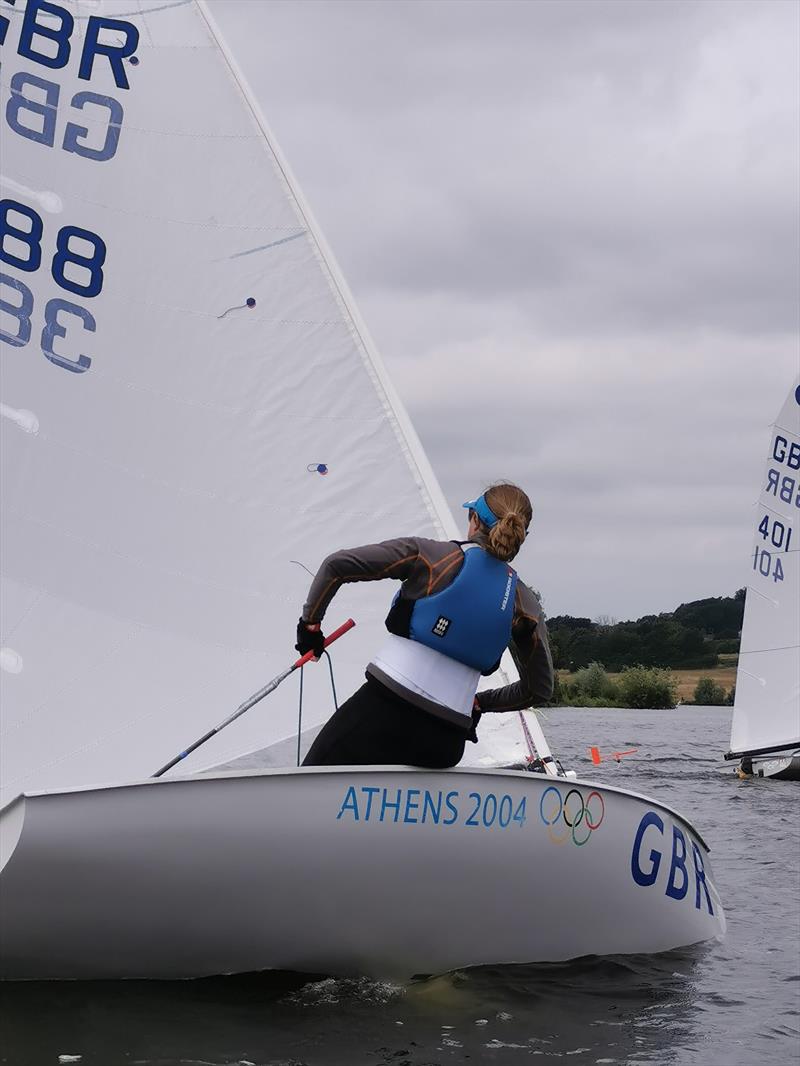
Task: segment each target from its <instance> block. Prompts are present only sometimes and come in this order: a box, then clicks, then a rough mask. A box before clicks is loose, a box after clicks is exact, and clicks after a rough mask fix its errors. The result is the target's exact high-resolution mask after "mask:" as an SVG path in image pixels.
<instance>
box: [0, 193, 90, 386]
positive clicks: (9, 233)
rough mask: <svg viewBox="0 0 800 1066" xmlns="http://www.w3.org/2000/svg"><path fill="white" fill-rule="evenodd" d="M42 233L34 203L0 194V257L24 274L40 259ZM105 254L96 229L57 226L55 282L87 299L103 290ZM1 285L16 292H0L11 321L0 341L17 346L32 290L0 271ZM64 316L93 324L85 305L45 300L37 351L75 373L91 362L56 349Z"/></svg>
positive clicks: (24, 336) (25, 331)
mask: <svg viewBox="0 0 800 1066" xmlns="http://www.w3.org/2000/svg"><path fill="white" fill-rule="evenodd" d="M43 236H44V222H43V221H42V218H41V216H40V215H39V214H38V213H37V212H36V211H34V210H33V208H31V207H28V206H27V205H26V204H21V203H19V202H18V201H16V200H0V262H2V263H5V264H7V265H8V266H9V267H13V268H14V269H15V270H18V271H21V272H22V273H23V274H31V273H35V272H36V271H38V270H39V267H40V266H41V265H42V238H43ZM105 260H106V245H105V242H104V241H103V239H102V238H101V237H99V236H98V235H97V234H96V233H92V231H91V230H87V229H82V228H81V227H80V226H62V227H61V228H60V229H59V231H58V233H57V235H56V241H55V254H54V255H53V258H52V260H51V262H50V264H49V265H50V273H51V275H52V277H53V281H55V283H56V284H57V285H58V286H59V288H61V289H64V290H66V291H67V292H70V293H76V294H77V295H78V296H82V297H85V298H89V299H91V298H92V297H94V296H97V295H98V294H99V293H100V292H101V291H102V288H103V280H104V279H103V264H104V263H105ZM3 289H6V290H8V289H11V290H14V291H15V292H16V294H17V295H16V296H15V297H13V300H14V302H10V301H9V300H8V299H4V298H2V296H0V312H2V315H3V318H4V319H5V321H6V322H7V321H8V320H9V319H10V320H11V321H12V329H11V330H9V329H6V328H2V327H0V341H4V342H5V343H6V344H10V345H11V347H13V348H22V347H24V346H25V345H26V344H27V343H28V342H29V340H30V339H31V334H32V321H31V319H32V316H33V314H34V310H35V307H34V303H35V300H34V294H33V292H32V291H31V289H30V288H29V287H28V286H27V285H26V284H25V283H24V282H23V281H22V280H21V279H19V278H15V277H11V276H10V275H8V274H4V273H0V292H1V291H2V290H3ZM59 316H61V318H60V317H59ZM64 316H68V318H72V320H73V323H72V328H73V329H74V325H75V322H74V320H75V319H77V320H79V321H80V323H81V328H82V329H83V331H84V332H89V333H94V332H95V330H96V328H97V324H96V322H95V320H94V317H93V315H92V314H90V312H89V311H87V310H86V308H85V307H79V306H78V305H77V304H74V303H71V302H69V301H68V300H64V299H52V300H48V301H47V303H46V305H45V307H44V328H43V330H42V337H41V347H42V353H43V354H44V355H45V356H46V357H47V358H48V359H49V360H50V362H51V363H55V364H56V366H60V367H63V369H64V370H70V371H72V373H76V374H80V373H83V372H84V371H86V370H88V369H89V367H90V365H91V359H90V358H89V356H88V355H83V354H80V355H77V356H74V355H73V356H69V355H66V354H64V353H63V352H57V351H56V350H55V342H56V340H58V339H59V338H63V337H66V335H67V326H66V325H65V324H62V321H61V319H63V317H64ZM12 330H13V332H12Z"/></svg>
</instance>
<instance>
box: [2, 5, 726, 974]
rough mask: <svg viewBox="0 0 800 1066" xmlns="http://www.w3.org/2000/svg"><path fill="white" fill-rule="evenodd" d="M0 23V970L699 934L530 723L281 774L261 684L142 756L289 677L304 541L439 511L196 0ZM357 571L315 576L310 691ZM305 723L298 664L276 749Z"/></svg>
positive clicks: (701, 896)
mask: <svg viewBox="0 0 800 1066" xmlns="http://www.w3.org/2000/svg"><path fill="white" fill-rule="evenodd" d="M0 42H2V46H3V68H2V93H3V100H2V116H3V117H2V121H3V122H4V123H5V125H4V126H3V128H2V182H3V186H2V195H3V200H2V209H1V210H2V214H0V225H2V244H0V267H1V268H2V273H1V274H0V299H2V303H0V313H1V314H2V320H0V326H1V328H2V333H1V334H0V337H1V338H2V341H3V342H4V347H3V360H2V407H1V408H0V428H2V449H1V450H0V452H1V455H2V505H3V506H2V514H3V518H2V521H3V526H2V531H1V532H2V539H1V541H0V544H1V545H2V582H3V584H2V597H1V599H2V620H1V621H2V654H1V656H0V666H2V671H0V677H1V678H2V685H3V689H2V704H1V705H2V726H1V729H2V732H1V734H0V760H2V762H0V787H1V788H2V791H1V792H0V804H2V808H1V809H0V973H2V976H3V977H5V978H11V979H19V978H133V977H149V978H185V977H199V976H203V975H209V974H221V973H233V972H244V971H250V970H263V969H268V968H282V969H293V970H299V971H310V972H317V973H319V972H326V973H332V974H347V973H360V974H393V975H412V974H420V973H436V972H442V971H445V970H448V969H451V968H453V967H460V966H469V965H476V964H481V963H501V962H519V961H535V960H560V959H568V958H572V957H575V956H580V955H586V954H607V953H620V952H654V951H662V950H666V949H669V948H674V947H677V946H680V945H685V944H692V943H697V942H700V941H704V940H708V939H711V938H715V937H720V936H722V935H723V933H724V930H725V916H724V911H723V907H722V903H721V901H720V897H719V893H718V890H717V887H716V885H715V881H714V877H713V872H712V869H711V864H710V861H709V856H708V847H707V845H706V843H705V842H704V840H703V838H702V836H701V835H700V833H699V832H698V831H697V830H696V829H695V828H694V827H693V825H692V824H691V823H690V822H689V821H688V820H687V819H686V818H685V817H684V816H683V815H681V814H679V813H677V812H676V811H673V810H672V809H670V808H669V807H667V806H665V805H664V804H663V803H661V802H659V801H657V800H655V799H651V798H649V797H646V796H641V795H637V794H634V793H630V792H626V791H624V790H621V789H618V788H613V787H609V786H606V785H602V784H598V783H592V782H588V781H580V780H578V779H577V777H576V776H575V774H574V773H568V772H565V771H564V770H563V769H562V768H561V766H560V763H559V762H558V760H557V759H555V758H554V757H553V755H552V753H551V751H550V748H549V746H548V744H547V741H546V739H545V737H544V734H543V732H542V729H541V727H540V724H539V722H538V720H537V718H536V716H535V714H533V713H527V714H525V715H522V716H521V719H522V720H520V716H517V715H495V716H491V718H492V719H494V720H491V719H490V720H489V721H488V722H487V720H486V717H485V718H484V720H483V722H482V723H481V742H480V743H479V744H478V745H476V746H474V747H473V748H472V749H471V755H470V758H469V759H468V760H465V763H464V764H463V765H462V766H459V767H458V768H456V769H454V770H451V771H446V772H440V771H436V772H434V771H427V770H418V769H414V768H409V767H401V766H388V767H381V766H375V767H348V766H342V767H324V768H300V767H299V766H298V765H297V763H298V761H299V760H298V759H297V757H296V749H297V740H298V733H300V732H301V730H300V727H299V723H298V691H297V687H296V686H294V685H293V683H290V682H288V681H287V682H285V683H284V684H283V685H282V686H281V687H280V688H278V689H277V690H276V691H275V692H274V693H273V694H272V695H271V696H270V697H269V698H268V699H266V700H264V701H263V702H262V703H260V704H259V705H258V706H256V707H254V708H253V709H252V710H251V711H249V712H248V713H247V714H244V715H242V716H241V717H240V718H239V719H238V720H237V721H236V722H235V723H233V724H231V726H230V727H229V728H227V729H225V730H223V731H221V732H219V733H218V734H217V735H215V736H214V737H213V738H212V739H211V740H209V742H208V743H207V744H204V745H203V746H202V747H200V748H198V749H197V750H196V751H193V752H192V753H191V754H190V755H188V756H187V757H186V758H185V759H184V760H182V761H181V763H180V767H179V768H178V770H177V771H170V772H169V773H166V774H164V775H163V776H160V777H157V778H154V777H153V776H152V775H153V774H154V773H155V771H156V768H157V767H160V766H162V765H164V764H165V763H166V761H167V760H168V759H170V758H171V757H172V756H173V755H174V754H175V753H176V752H181V751H183V750H184V749H185V748H186V745H187V743H188V742H189V741H192V740H194V738H196V737H198V736H200V735H201V734H203V733H205V731H206V730H208V729H209V727H212V726H214V725H215V723H216V722H217V721H218V720H219V718H220V717H221V714H222V713H224V712H225V711H227V710H228V709H229V708H230V707H231V705H232V704H235V703H238V702H239V700H240V698H241V696H242V695H243V694H246V693H248V692H254V691H256V690H258V689H260V688H261V686H262V685H263V682H264V678H265V677H272V676H274V675H276V674H277V673H278V672H279V668H282V667H284V666H285V664H286V661H287V658H290V657H291V651H290V649H291V645H292V643H293V633H294V627H295V623H296V619H297V615H298V613H299V605H300V604H301V603H302V601H303V598H304V595H305V592H306V590H307V585H308V581H309V577H308V572H311V573H313V572H314V570H315V568H316V567H317V566H318V565H319V563H320V561H321V560H322V558H323V557H324V556H325V555H326V554H327V553H328V551H330V550H331V549H332V548H335V547H338V546H341V545H347V544H352V543H358V542H361V543H366V542H370V541H376V540H381V539H386V538H388V537H391V536H395V535H397V533H398V531H400V530H404V531H408V532H409V533H414V534H416V535H420V536H431V537H436V538H454V537H457V536H458V530H457V528H456V526H455V524H454V522H453V519H452V517H451V515H450V513H449V510H448V507H447V504H446V502H445V499H444V496H443V494H442V491H441V489H440V487H439V485H438V483H437V481H436V478H435V475H434V473H433V470H432V469H431V466H430V463H429V462H428V460H427V458H426V456H425V453H424V451H423V449H422V447H421V444H420V441H419V439H418V437H417V435H416V433H415V431H414V428H413V426H412V424H411V422H410V420H409V418H408V416H407V414H406V412H405V411H404V409H403V406H402V404H401V402H400V400H399V398H398V396H397V394H396V392H395V390H394V388H393V386H392V384H391V382H390V380H389V378H388V375H387V374H386V371H385V368H384V367H383V365H382V363H381V361H380V358H379V356H378V354H377V352H376V350H375V347H374V345H373V343H372V341H371V340H370V338H369V335H368V333H367V331H366V328H365V326H364V324H363V322H362V321H361V319H360V317H359V315H358V313H357V311H356V309H355V305H354V302H353V299H352V296H351V294H350V292H349V291H348V289H347V286H346V284H345V282H344V280H343V278H342V276H341V274H340V272H339V270H338V268H337V266H336V264H335V261H334V259H333V256H332V254H331V252H330V250H329V249H328V247H327V246H326V244H325V242H324V240H323V238H322V236H321V234H320V232H319V228H318V226H317V225H316V223H315V222H314V220H313V217H312V215H311V212H310V210H309V208H308V206H307V204H306V203H305V202H304V200H303V198H302V196H301V194H300V192H299V190H298V187H297V183H296V182H295V180H294V178H293V176H292V174H291V172H290V170H289V167H288V165H287V163H286V161H285V159H284V158H283V156H282V155H281V153H280V151H279V150H278V148H277V146H276V144H275V140H274V138H273V137H272V135H271V133H270V132H269V130H268V127H267V125H266V123H265V121H264V118H263V116H262V114H261V112H260V110H259V107H258V105H257V104H256V102H255V101H254V99H253V97H252V95H251V93H250V92H249V90H248V89H247V87H246V85H245V82H244V79H243V77H242V74H241V72H240V71H239V69H238V67H237V65H236V62H235V60H234V57H233V56H232V55H231V53H230V51H229V49H228V48H227V47H226V45H225V43H224V41H223V40H222V37H221V35H220V32H219V29H218V28H217V26H216V25H215V23H214V20H213V18H212V15H211V13H210V11H209V9H208V7H207V5H206V4H205V3H204V2H203V0H136V2H135V3H132V2H131V0H58V2H55V0H54V2H48V3H47V4H46V5H43V4H42V3H40V2H39V0H27V3H24V2H22V0H19V2H18V3H16V4H15V5H11V6H9V5H6V4H3V5H2V6H0ZM382 585H383V583H374V584H371V585H360V586H348V587H346V588H345V589H343V591H342V592H341V593H340V594H339V595H338V596H337V600H336V605H335V606H336V608H337V610H340V611H341V618H342V619H344V618H347V617H348V616H353V617H354V618H355V619H356V620H357V622H358V624H357V626H356V627H355V628H354V629H353V630H352V631H351V632H349V633H348V634H347V635H346V636H344V637H343V638H342V639H341V640H340V641H339V642H338V643H337V644H336V645H335V648H334V649H332V650H333V658H334V660H335V672H336V686H337V687H338V689H339V691H340V692H341V691H344V692H348V693H349V692H351V691H353V690H354V689H355V687H356V686H357V685H358V684H360V682H361V678H362V677H363V670H364V666H365V664H366V663H367V662H368V661H369V660H370V658H371V657H372V655H373V653H374V652H375V651H376V648H377V645H378V643H379V642H380V641H381V639H382V638H381V629H382V622H383V617H384V615H385V613H386V609H387V602H388V598H389V597H390V596H391V592H392V591H393V590H391V589H388V590H387V589H385V588H383V587H382ZM337 621H338V619H333V618H332V619H331V624H332V626H333V625H334V624H335V623H336V622H337ZM502 669H503V670H504V671H505V673H504V674H503V675H502V677H501V679H500V680H498V679H497V678H493V679H488V682H487V683H488V684H490V685H494V684H498V683H499V684H502V683H505V680H504V679H505V678H508V677H511V676H513V670H514V667H513V663H511V662H506V663H505V664H504V666H503V667H502ZM234 694H235V696H234ZM332 710H333V707H332V693H331V688H330V681H329V678H328V675H327V672H326V670H325V668H324V667H322V666H311V667H308V668H306V669H305V670H304V708H303V726H304V729H303V731H302V734H301V735H300V744H301V747H303V745H305V744H306V743H307V736H308V734H306V732H305V729H306V728H307V729H308V730H313V729H314V728H315V727H316V728H318V727H319V725H320V724H321V723H322V722H323V721H324V720H325V719H326V718H327V717H328V716H329V714H330V713H331V711H332ZM484 727H485V728H484ZM523 727H524V728H523ZM520 767H523V768H522V769H520ZM531 768H534V769H535V770H536V771H538V772H530V770H531ZM492 899H497V900H502V906H500V907H497V906H494V905H491V906H487V900H492Z"/></svg>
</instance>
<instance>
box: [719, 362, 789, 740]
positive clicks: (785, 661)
mask: <svg viewBox="0 0 800 1066" xmlns="http://www.w3.org/2000/svg"><path fill="white" fill-rule="evenodd" d="M798 515H800V379H798V381H796V382H795V384H794V385H793V386H792V388H791V390H790V392H789V395H788V397H787V398H786V402H785V403H784V405H783V407H782V408H781V411H780V414H779V415H778V418H777V420H776V422H775V425H774V426H773V429H772V434H771V437H770V444H769V453H768V456H767V462H766V467H765V470H764V476H763V479H762V482H761V494H760V496H759V500H758V505H757V507H756V510H755V513H754V518H753V525H754V534H755V535H754V543H753V549H752V551H751V553H750V565H749V569H748V575H749V576H748V580H747V596H746V601H745V614H744V624H743V628H742V640H741V648H740V652H739V667H738V671H737V675H736V699H735V704H734V711H733V724H732V727H731V751H732V752H734V753H739V754H747V753H752V752H758V751H768V750H769V749H771V748H777V749H781V748H788V747H789V746H794V745H798V746H800V567H799V566H798V551H800V529H798Z"/></svg>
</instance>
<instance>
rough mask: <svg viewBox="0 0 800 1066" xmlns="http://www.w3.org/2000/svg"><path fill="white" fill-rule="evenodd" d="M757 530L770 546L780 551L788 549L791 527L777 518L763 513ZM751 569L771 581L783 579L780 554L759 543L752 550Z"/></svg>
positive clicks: (790, 541) (790, 540) (790, 539)
mask: <svg viewBox="0 0 800 1066" xmlns="http://www.w3.org/2000/svg"><path fill="white" fill-rule="evenodd" d="M758 532H759V533H760V534H761V539H762V540H764V541H766V542H767V544H769V545H771V547H773V548H776V549H777V550H778V551H781V552H788V551H789V545H790V544H791V543H792V527H791V526H790V525H787V524H785V523H784V522H781V520H780V519H779V518H773V517H772V516H771V515H768V514H765V515H764V516H763V518H762V519H761V521H760V522H759V523H758ZM753 569H754V570H757V571H758V573H759V574H761V576H762V577H771V578H772V580H773V581H783V563H782V562H781V558H780V555H778V554H774V553H773V552H771V551H769V550H768V549H767V548H762V547H761V546H760V545H759V544H757V545H756V547H755V550H754V551H753Z"/></svg>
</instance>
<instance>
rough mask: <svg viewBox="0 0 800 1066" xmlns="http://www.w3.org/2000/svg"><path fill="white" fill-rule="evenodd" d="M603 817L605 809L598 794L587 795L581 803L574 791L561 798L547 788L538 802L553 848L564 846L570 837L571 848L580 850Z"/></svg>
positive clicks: (579, 794) (549, 787)
mask: <svg viewBox="0 0 800 1066" xmlns="http://www.w3.org/2000/svg"><path fill="white" fill-rule="evenodd" d="M605 816H606V805H605V802H604V800H603V797H602V796H601V795H600V793H599V792H590V793H589V795H588V796H587V797H586V799H584V798H583V795H582V794H581V793H580V792H579V791H578V790H577V788H571V789H570V790H569V792H568V793H567V794H566V796H562V795H561V793H560V791H559V790H558V789H557V788H554V787H553V785H548V787H547V788H546V789H545V790H544V792H543V793H542V798H541V799H540V800H539V817H540V818H541V819H542V821H543V822H544V824H545V825H546V826H547V836H548V838H549V839H550V840H551V841H552V842H553V843H554V844H564V843H566V841H567V840H569V838H570V837H572V842H573V844H577V845H578V847H582V846H583V845H584V844H586V843H587V842H588V840H589V838H590V837H591V835H592V833H593V832H594V831H595V829H599V828H600V826H601V825H602V823H603V819H604V818H605ZM562 826H563V828H562Z"/></svg>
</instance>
